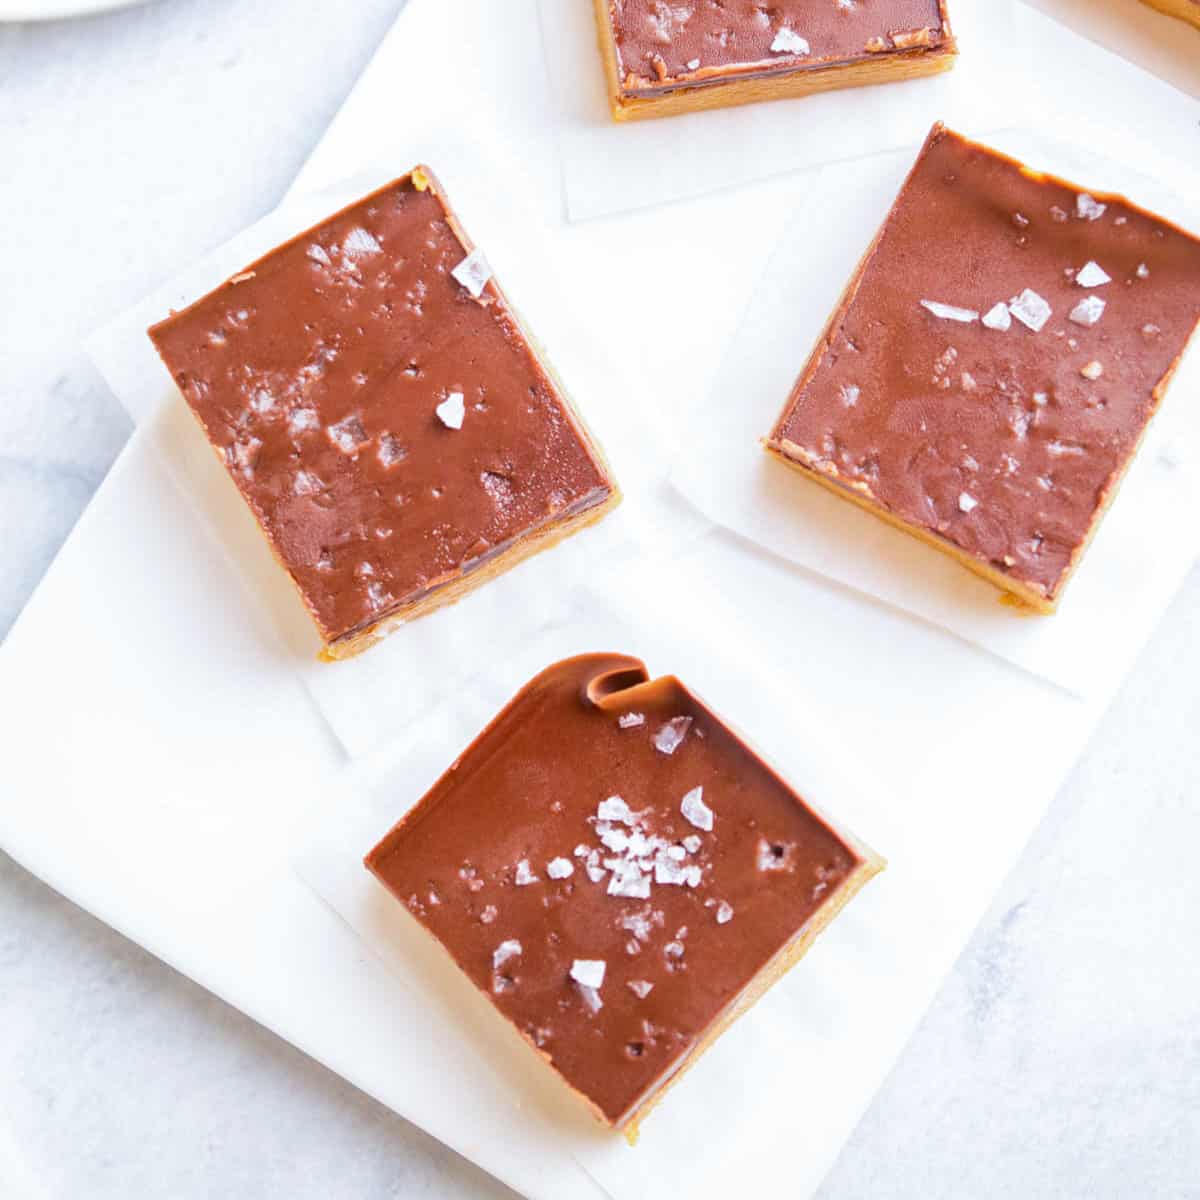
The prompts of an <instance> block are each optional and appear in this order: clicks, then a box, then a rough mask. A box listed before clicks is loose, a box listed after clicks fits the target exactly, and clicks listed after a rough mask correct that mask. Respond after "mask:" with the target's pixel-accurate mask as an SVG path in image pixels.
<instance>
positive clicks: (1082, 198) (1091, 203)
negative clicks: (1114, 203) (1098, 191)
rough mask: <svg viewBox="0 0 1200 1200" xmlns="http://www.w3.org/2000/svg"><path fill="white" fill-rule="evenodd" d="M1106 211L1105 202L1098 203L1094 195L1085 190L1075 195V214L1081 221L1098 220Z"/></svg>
mask: <svg viewBox="0 0 1200 1200" xmlns="http://www.w3.org/2000/svg"><path fill="white" fill-rule="evenodd" d="M1107 211H1108V205H1107V204H1100V203H1099V202H1098V201H1097V200H1096V199H1095V197H1093V196H1089V195H1088V194H1087V192H1080V193H1079V195H1078V196H1076V197H1075V215H1076V216H1077V217H1078V218H1079V219H1080V220H1081V221H1098V220H1099V219H1100V218H1101V217H1102V216H1104V214H1105V213H1106V212H1107Z"/></svg>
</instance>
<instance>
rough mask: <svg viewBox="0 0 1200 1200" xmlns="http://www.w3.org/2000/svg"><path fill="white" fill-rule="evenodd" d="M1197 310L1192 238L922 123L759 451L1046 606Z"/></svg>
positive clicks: (1196, 252)
mask: <svg viewBox="0 0 1200 1200" xmlns="http://www.w3.org/2000/svg"><path fill="white" fill-rule="evenodd" d="M1198 320H1200V241H1197V239H1195V238H1193V237H1192V236H1190V235H1189V234H1187V233H1184V232H1183V231H1181V230H1179V229H1177V228H1175V227H1174V226H1172V225H1170V224H1169V223H1168V222H1166V221H1164V220H1161V219H1160V218H1158V217H1155V216H1153V215H1152V214H1150V213H1147V212H1145V211H1143V210H1142V209H1140V208H1137V207H1136V206H1134V205H1133V204H1130V203H1129V202H1128V201H1126V200H1124V199H1122V198H1121V197H1119V196H1109V195H1100V194H1098V193H1097V194H1096V195H1091V194H1089V193H1086V192H1083V191H1082V190H1081V189H1079V188H1078V187H1075V186H1074V185H1071V184H1068V183H1065V182H1063V181H1061V180H1058V179H1055V178H1052V177H1049V176H1045V175H1039V174H1037V173H1035V172H1033V171H1030V170H1028V169H1027V168H1024V167H1022V166H1021V165H1020V164H1018V163H1016V162H1014V161H1013V160H1011V159H1009V158H1006V157H1005V156H1003V155H1001V154H998V153H996V152H995V151H993V150H990V149H988V148H987V147H985V146H980V145H977V144H975V143H972V142H970V141H967V140H966V139H965V138H962V137H960V136H959V135H958V134H955V133H953V132H951V131H950V130H947V129H944V128H942V127H941V126H935V128H934V130H933V132H932V133H931V134H930V137H929V139H928V141H927V142H926V144H925V147H924V149H923V150H922V152H921V155H920V157H919V158H918V160H917V162H916V165H915V166H914V167H913V170H912V173H911V174H910V176H909V178H908V180H907V182H906V183H905V185H904V188H903V190H902V191H901V193H900V196H899V198H898V199H897V201H896V203H895V205H894V206H893V208H892V210H891V212H890V214H889V215H888V218H887V220H886V222H885V224H884V226H883V229H882V230H881V233H880V235H879V237H878V240H877V242H876V244H875V245H874V246H873V248H872V249H871V251H870V252H869V254H868V256H867V258H866V260H865V262H864V264H863V266H862V267H861V268H860V271H859V274H858V275H857V276H856V277H855V279H854V281H853V283H852V285H851V288H850V290H849V292H848V294H847V297H846V298H844V299H843V302H842V307H841V309H840V310H839V311H838V313H837V314H836V315H835V317H834V319H833V321H832V323H831V325H830V327H829V329H828V330H827V331H826V333H825V335H824V337H823V339H822V341H821V344H820V345H819V346H818V348H817V350H816V352H815V353H814V355H813V358H812V359H811V360H810V362H809V364H808V366H807V367H806V368H805V371H804V373H803V374H802V376H801V378H800V380H799V382H798V383H797V385H796V387H795V389H794V391H793V393H792V395H791V398H790V399H789V401H788V405H787V407H786V409H785V410H784V413H783V415H782V417H781V418H780V420H779V423H778V424H777V425H776V427H775V429H774V431H773V432H772V434H771V437H770V439H769V443H768V444H769V445H770V446H771V447H772V448H773V449H777V450H779V451H780V452H781V453H783V454H784V455H785V456H786V457H788V458H789V459H791V460H793V461H795V462H797V463H800V464H801V465H804V466H806V467H808V468H809V469H811V470H814V471H817V472H819V473H821V474H822V475H823V476H825V477H826V478H830V479H832V480H834V481H835V482H837V483H840V484H841V485H843V486H845V487H849V488H853V489H855V490H856V491H857V492H858V493H859V494H860V495H862V496H864V497H867V498H869V499H871V500H873V501H874V502H875V503H877V504H879V505H880V506H882V507H883V508H884V509H885V510H886V511H887V512H889V513H891V514H894V515H895V516H896V517H898V518H900V519H901V520H902V521H904V522H905V523H907V524H909V525H910V526H913V527H915V528H917V529H919V530H922V531H926V532H928V533H930V534H932V535H934V536H936V537H938V538H941V539H944V540H945V541H947V542H949V543H951V544H953V545H954V546H956V547H959V548H960V549H961V550H963V551H965V552H967V553H968V554H969V555H971V556H974V557H976V558H978V559H980V560H982V561H983V562H985V563H987V564H989V565H990V566H991V567H992V568H994V569H996V570H998V571H1001V572H1003V573H1005V574H1006V575H1007V576H1009V577H1010V578H1011V579H1012V580H1014V581H1015V582H1017V583H1019V584H1023V585H1026V586H1028V587H1029V588H1031V589H1032V590H1033V591H1034V592H1035V593H1037V594H1038V595H1041V596H1045V597H1047V598H1050V599H1053V598H1054V597H1056V596H1057V594H1058V592H1059V591H1060V589H1061V587H1062V585H1063V584H1064V582H1065V580H1066V578H1067V576H1068V574H1069V572H1070V569H1071V567H1072V566H1073V564H1074V562H1075V560H1076V559H1077V557H1078V555H1079V554H1080V553H1081V551H1082V549H1083V547H1084V545H1085V544H1086V541H1087V539H1088V536H1089V534H1090V531H1091V529H1092V526H1093V523H1094V521H1095V520H1096V519H1098V516H1099V514H1100V513H1101V512H1102V510H1103V507H1104V504H1105V502H1106V501H1107V499H1108V497H1109V495H1110V493H1111V491H1112V489H1113V488H1114V487H1115V486H1116V484H1117V482H1119V479H1120V476H1121V474H1122V473H1123V471H1124V470H1125V468H1126V466H1127V464H1128V462H1129V460H1130V458H1131V456H1132V455H1133V453H1134V451H1135V449H1136V447H1137V443H1138V440H1139V438H1140V436H1141V434H1142V432H1143V430H1144V428H1145V426H1146V424H1147V422H1148V421H1149V419H1150V417H1151V416H1152V415H1153V413H1154V411H1155V409H1156V408H1157V405H1158V401H1159V399H1160V397H1161V394H1162V390H1163V387H1164V385H1165V381H1166V380H1167V379H1168V377H1169V375H1170V373H1171V371H1172V370H1173V368H1174V366H1175V364H1176V363H1177V361H1178V359H1179V357H1180V356H1181V354H1182V353H1183V350H1184V347H1185V346H1186V344H1187V341H1188V339H1189V338H1190V336H1191V335H1192V333H1193V331H1194V329H1195V328H1196V324H1197V321H1198Z"/></svg>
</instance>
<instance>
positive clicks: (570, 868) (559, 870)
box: [546, 858, 575, 879]
mask: <svg viewBox="0 0 1200 1200" xmlns="http://www.w3.org/2000/svg"><path fill="white" fill-rule="evenodd" d="M546 874H547V875H549V876H550V878H551V879H570V877H571V876H572V875H574V874H575V864H574V863H573V862H572V861H571V860H570V859H569V858H552V859H551V860H550V861H549V862H548V863H547V864H546Z"/></svg>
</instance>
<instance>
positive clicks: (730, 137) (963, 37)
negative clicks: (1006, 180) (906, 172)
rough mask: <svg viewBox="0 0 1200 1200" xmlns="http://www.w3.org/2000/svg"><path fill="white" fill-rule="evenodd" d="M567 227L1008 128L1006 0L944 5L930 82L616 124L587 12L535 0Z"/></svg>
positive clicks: (1011, 41)
mask: <svg viewBox="0 0 1200 1200" xmlns="http://www.w3.org/2000/svg"><path fill="white" fill-rule="evenodd" d="M539 7H540V12H541V18H542V29H543V36H544V40H545V45H546V55H547V61H548V65H549V70H550V78H551V83H552V90H553V92H554V96H555V101H556V108H557V111H558V122H559V129H558V132H559V149H560V153H561V155H562V169H563V180H564V185H565V191H566V203H567V211H568V214H569V216H570V218H571V219H572V220H586V219H588V218H590V217H600V216H604V215H606V214H609V213H618V212H627V211H629V210H630V209H636V208H644V207H648V206H651V205H655V204H664V203H668V202H670V201H673V200H682V199H686V198H687V197H689V196H699V195H703V194H704V193H706V192H712V191H717V190H720V189H722V188H728V187H733V186H737V185H739V184H744V183H748V182H750V181H752V180H755V179H764V178H766V177H768V176H770V175H779V174H782V173H784V172H786V171H795V170H799V169H802V168H807V167H815V166H820V165H821V164H822V163H827V162H839V161H845V160H847V159H852V158H856V157H859V156H861V155H865V154H874V153H877V152H878V151H881V150H888V149H893V148H895V147H898V146H905V145H908V144H909V143H910V142H913V141H915V140H917V139H919V138H920V137H921V136H922V134H923V133H924V132H925V130H927V129H928V128H929V126H930V125H931V124H933V122H934V121H935V120H937V119H938V118H940V117H947V116H948V115H949V116H952V117H953V119H954V120H957V121H960V122H967V123H969V124H971V125H973V126H974V127H975V128H991V127H993V126H1002V125H1004V124H1007V123H1009V122H1010V121H1011V120H1012V111H1013V105H1014V103H1016V102H1017V98H1018V96H1019V92H1016V91H1015V89H1014V88H1013V87H1012V79H1013V76H1014V74H1016V73H1018V72H1020V71H1021V70H1023V68H1024V56H1023V52H1022V48H1021V45H1020V43H1019V42H1018V41H1017V36H1016V30H1015V25H1014V20H1013V7H1014V5H1013V3H1012V0H950V16H951V24H952V26H953V28H954V31H955V35H956V36H957V38H958V41H959V50H960V57H959V60H958V62H957V63H956V64H955V66H954V68H953V69H952V70H950V71H949V72H946V73H944V74H942V75H938V76H934V77H933V78H930V79H916V80H912V81H909V82H906V83H893V84H880V85H878V86H876V87H865V88H849V89H845V90H843V91H834V92H826V93H820V94H818V95H814V96H805V97H802V98H800V99H795V100H779V101H775V102H773V103H769V104H753V105H747V106H745V107H741V108H727V109H717V110H715V111H713V112H704V113H689V114H687V115H685V116H679V117H670V118H664V119H660V120H652V121H629V122H624V123H622V124H620V125H618V124H617V123H616V122H614V121H613V119H612V116H611V115H610V112H609V107H608V96H607V91H606V85H605V77H604V71H603V65H602V62H601V58H600V51H599V49H598V47H597V38H596V20H595V17H594V15H593V12H592V5H591V4H590V3H587V2H583V0H539Z"/></svg>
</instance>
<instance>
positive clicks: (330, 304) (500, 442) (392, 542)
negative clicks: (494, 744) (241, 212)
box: [150, 167, 619, 659]
mask: <svg viewBox="0 0 1200 1200" xmlns="http://www.w3.org/2000/svg"><path fill="white" fill-rule="evenodd" d="M150 337H151V338H152V339H153V341H154V344H155V346H156V347H157V348H158V351H159V353H160V355H161V356H162V359H163V362H164V363H165V364H166V365H167V368H168V369H169V370H170V372H171V375H172V376H173V378H174V379H175V381H176V383H177V384H178V386H179V389H180V391H181V392H182V393H183V396H184V398H185V400H186V401H187V403H188V405H189V406H190V408H191V410H192V412H193V413H194V414H195V416H196V418H197V419H198V421H199V422H200V425H201V426H202V427H203V429H204V432H205V434H206V435H207V437H208V439H209V441H210V443H211V444H212V446H213V448H214V449H215V450H216V452H217V453H218V455H219V456H220V457H221V459H222V461H223V462H224V464H225V466H226V468H227V469H228V471H229V474H230V477H231V478H232V479H233V481H234V483H235V484H236V485H237V487H238V490H239V491H240V492H241V494H242V497H243V499H244V500H245V501H246V503H247V504H248V505H249V507H250V509H251V511H252V512H253V513H254V516H255V517H256V518H257V520H258V523H259V525H260V526H261V528H262V531H263V533H264V534H265V535H266V537H267V539H268V541H269V543H270V546H271V549H272V551H273V552H274V554H275V556H276V558H277V559H278V561H279V562H280V564H281V565H282V566H283V567H284V569H285V570H286V571H287V572H288V574H289V575H290V576H291V578H292V581H293V582H294V584H295V585H296V588H297V590H298V591H299V593H300V596H301V598H302V600H303V601H304V603H305V605H306V606H307V608H308V611H309V613H310V614H311V616H312V619H313V621H314V622H315V623H316V626H317V629H318V630H319V632H320V635H321V640H322V642H323V646H324V648H323V652H322V657H325V658H330V659H334V658H346V657H349V656H351V655H353V654H357V653H359V652H360V651H362V650H364V649H365V648H367V647H368V646H370V645H371V644H372V643H374V642H375V641H377V640H378V639H379V638H381V637H382V636H383V635H384V634H385V633H387V632H388V631H389V630H390V629H391V628H393V627H394V626H395V625H397V624H400V623H402V622H405V621H410V620H413V619H415V618H416V617H419V616H421V615H423V614H425V613H427V612H429V611H431V610H433V609H435V608H438V607H440V606H442V605H444V604H448V603H451V602H452V601H454V600H457V599H459V598H460V597H461V596H463V595H464V594H465V593H467V592H469V591H471V590H472V589H473V588H476V587H478V586H480V585H481V584H483V583H485V582H486V581H487V580H488V579H490V578H492V577H494V576H495V575H497V574H499V573H500V572H502V571H505V570H507V569H508V568H510V567H512V566H514V565H515V564H516V563H517V562H519V561H520V560H522V559H524V558H526V557H527V556H529V555H531V554H533V553H535V552H537V551H539V550H542V549H544V548H545V547H547V546H550V545H552V544H553V543H554V542H556V541H558V540H559V539H561V538H563V537H566V536H567V535H568V534H571V533H574V532H575V531H577V530H579V529H581V528H582V527H583V526H585V525H587V524H589V523H591V522H593V521H596V520H598V519H600V517H602V516H603V515H604V514H605V513H606V512H608V511H609V510H610V509H611V508H612V507H613V506H614V505H615V504H616V503H617V502H618V499H619V492H618V489H617V486H616V484H615V482H614V481H613V478H612V476H611V474H610V472H609V470H608V468H607V466H606V465H605V463H604V460H603V458H602V456H601V453H600V451H599V449H598V448H597V447H596V445H595V443H594V442H593V440H592V439H591V437H590V436H589V434H588V433H587V431H586V429H585V428H584V426H583V424H582V422H581V420H580V419H579V417H578V416H577V415H576V414H575V412H574V411H573V409H572V407H571V404H570V402H569V401H568V399H567V397H566V395H565V394H564V392H563V390H562V388H561V387H560V386H559V384H558V382H557V381H556V380H555V379H554V377H553V376H552V374H551V373H550V371H549V369H548V368H547V366H546V365H545V364H544V363H543V362H542V361H541V360H540V358H539V356H538V353H537V352H536V350H535V349H534V347H533V345H532V343H531V340H530V338H529V336H528V335H527V334H526V332H525V331H524V330H523V328H522V326H521V323H520V321H519V319H518V318H517V316H516V314H515V313H514V311H513V309H512V308H511V306H510V305H509V303H508V301H507V299H506V298H505V296H504V294H503V292H502V291H501V290H500V287H499V285H498V283H497V282H496V280H495V279H494V278H493V276H492V273H491V270H490V268H489V267H488V264H487V261H486V259H485V258H484V257H483V255H482V254H481V253H480V251H479V250H477V249H476V248H475V247H474V246H473V245H472V243H471V241H470V239H469V238H468V237H467V235H466V233H465V232H464V230H463V229H462V227H461V225H460V224H459V222H458V220H457V219H456V217H455V215H454V213H453V211H452V210H451V208H450V205H449V203H448V201H447V199H446V197H445V194H444V193H443V191H442V188H441V187H440V185H439V184H438V182H437V180H436V178H435V177H434V175H433V173H432V172H431V171H430V170H429V169H428V168H426V167H418V168H416V169H414V170H413V171H412V172H411V173H410V174H409V175H406V176H405V177H403V178H402V179H398V180H396V181H395V182H393V183H390V184H388V185H387V186H386V187H383V188H381V189H380V190H378V191H376V192H374V193H372V194H371V195H369V196H367V197H366V198H365V199H363V200H361V201H359V202H358V203H356V204H354V205H352V206H351V207H349V208H347V209H345V210H344V211H342V212H339V213H337V214H335V215H334V216H332V217H330V218H329V219H328V220H326V221H324V222H322V223H321V224H320V225H318V226H316V227H315V228H313V229H310V230H308V231H307V232H305V233H303V234H301V235H299V236H298V237H296V238H294V239H293V240H291V241H289V242H288V243H286V244H285V245H283V246H280V247H278V248H277V249H275V250H272V251H271V252H270V253H269V254H267V255H266V256H265V257H263V258H261V259H259V260H258V261H257V262H255V263H253V264H251V266H249V267H248V268H246V269H245V270H244V271H242V272H240V273H239V274H237V275H235V276H234V277H233V278H232V279H230V280H229V281H228V282H227V283H224V284H222V285H221V286H220V287H219V288H217V289H216V290H215V291H213V292H211V293H210V294H209V295H207V296H204V297H203V298H201V299H199V300H197V301H196V302H195V303H194V304H192V305H191V306H190V307H188V308H186V309H184V310H183V311H182V312H179V313H175V314H174V315H172V316H170V317H168V318H167V319H166V320H164V321H162V322H161V323H159V324H157V325H155V326H154V327H153V328H152V329H151V330H150Z"/></svg>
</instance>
